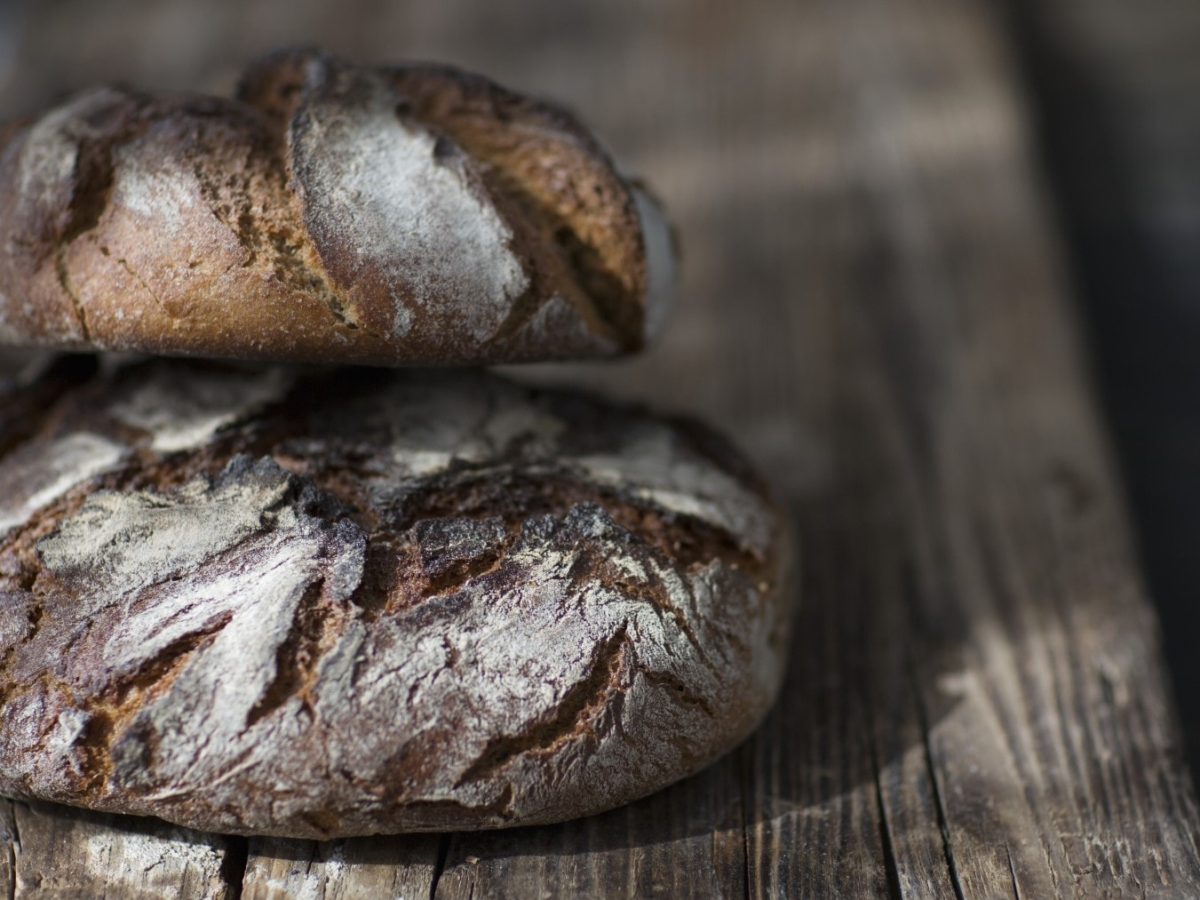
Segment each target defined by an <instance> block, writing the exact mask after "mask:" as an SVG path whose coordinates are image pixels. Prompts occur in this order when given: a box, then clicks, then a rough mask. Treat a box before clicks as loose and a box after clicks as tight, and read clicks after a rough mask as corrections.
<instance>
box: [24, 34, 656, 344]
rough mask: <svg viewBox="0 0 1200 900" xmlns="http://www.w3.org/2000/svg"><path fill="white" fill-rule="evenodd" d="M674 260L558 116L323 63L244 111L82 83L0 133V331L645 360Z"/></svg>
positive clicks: (295, 66) (442, 83)
mask: <svg viewBox="0 0 1200 900" xmlns="http://www.w3.org/2000/svg"><path fill="white" fill-rule="evenodd" d="M673 268H674V250H673V241H672V238H671V235H670V232H669V229H668V227H667V225H666V224H665V222H664V220H663V218H662V216H661V213H660V212H659V210H658V208H657V205H656V204H655V202H654V201H653V200H652V199H650V197H649V196H648V195H647V194H646V192H645V191H644V190H643V189H642V188H641V187H639V186H637V185H636V184H634V183H631V182H629V181H627V180H626V179H624V178H623V177H622V176H621V175H620V174H619V173H618V172H617V171H616V169H615V168H614V166H613V164H612V163H611V162H610V161H609V159H608V157H607V155H606V154H605V153H604V151H603V150H602V149H601V148H600V147H599V145H598V144H597V142H596V140H595V139H594V138H593V137H592V136H591V135H590V134H589V133H588V132H587V131H585V130H584V129H583V128H582V127H581V126H580V125H579V124H578V123H577V122H576V121H575V119H574V118H573V117H572V116H570V115H569V114H567V113H565V112H563V111H562V110H560V109H558V108H556V107H554V106H551V105H548V104H546V103H542V102H535V101H533V100H530V99H527V98H524V97H521V96H519V95H517V94H515V93H512V92H510V91H508V90H505V89H504V88H501V87H500V86H498V85H496V84H495V83H493V82H491V81H489V80H487V79H485V78H482V77H480V76H476V75H471V74H467V73H464V72H461V71H458V70H455V69H452V68H448V67H444V66H436V65H410V66H401V67H394V68H364V67H358V66H354V65H351V64H349V63H346V62H343V61H340V60H337V59H334V58H332V57H329V56H326V55H323V54H321V53H318V52H315V51H293V52H287V53H281V54H278V55H275V56H272V57H269V58H267V59H266V60H264V61H262V62H260V63H258V64H257V65H255V66H253V67H251V69H250V70H249V71H248V72H247V73H246V75H245V77H244V78H243V81H242V85H241V88H240V90H239V94H238V98H237V99H235V100H231V99H225V98H220V97H205V96H179V95H174V96H169V95H151V94H145V93H140V92H136V91H132V90H126V89H118V88H97V89H93V90H89V91H85V92H84V93H81V94H79V95H77V96H75V97H73V98H72V99H70V100H68V101H67V102H65V103H64V104H62V105H61V106H58V107H56V108H54V109H51V110H49V111H48V112H45V113H44V114H42V115H40V116H39V117H36V118H34V119H32V120H30V121H26V122H18V123H15V124H12V125H10V126H8V127H6V128H4V129H0V339H2V340H3V341H4V342H5V343H9V344H35V345H43V346H55V347H61V348H70V349H87V348H99V349H116V350H136V351H142V352H149V353H156V354H170V355H189V356H206V357H217V358H233V359H258V360H283V361H300V362H345V363H368V364H379V365H446V364H484V363H499V362H519V361H529V360H542V359H576V358H585V357H597V356H611V355H614V354H619V353H625V352H631V351H635V350H638V349H640V348H641V347H642V346H643V345H644V344H645V342H646V341H647V340H648V339H649V338H650V337H652V336H653V335H654V334H655V333H656V332H657V331H658V330H659V328H660V326H661V325H662V322H663V318H664V314H665V310H666V304H667V300H668V296H669V293H670V290H671V286H672V281H673Z"/></svg>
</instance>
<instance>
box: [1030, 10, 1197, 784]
mask: <svg viewBox="0 0 1200 900" xmlns="http://www.w3.org/2000/svg"><path fill="white" fill-rule="evenodd" d="M1007 6H1008V7H1009V11H1010V15H1011V19H1012V22H1013V31H1014V35H1015V41H1016V44H1017V46H1018V48H1019V50H1020V56H1021V60H1022V64H1023V68H1024V69H1025V71H1026V72H1027V79H1026V82H1027V84H1028V86H1029V91H1030V94H1031V95H1032V98H1033V100H1034V101H1035V103H1034V108H1035V110H1036V112H1037V114H1038V115H1037V124H1038V130H1039V133H1040V136H1041V140H1040V144H1041V147H1042V150H1043V155H1044V161H1045V165H1046V168H1047V172H1048V174H1049V176H1050V180H1051V184H1050V185H1049V187H1050V190H1051V193H1052V194H1053V195H1054V197H1055V199H1056V200H1057V201H1058V202H1057V205H1058V207H1059V209H1060V211H1061V217H1062V221H1063V225H1064V230H1065V232H1066V233H1067V235H1068V236H1069V238H1070V242H1069V243H1070V249H1071V259H1070V262H1071V264H1072V270H1073V274H1074V277H1075V281H1076V283H1077V284H1078V294H1079V295H1080V296H1081V298H1082V299H1083V302H1084V304H1085V306H1086V308H1087V309H1088V313H1089V316H1088V317H1089V319H1090V320H1091V321H1090V324H1091V326H1092V328H1091V337H1092V339H1093V346H1094V349H1095V356H1096V363H1097V371H1098V375H1099V380H1100V384H1101V387H1102V390H1101V396H1102V398H1103V399H1104V401H1105V406H1106V412H1107V413H1108V419H1109V421H1110V423H1111V425H1112V431H1113V436H1114V438H1115V443H1116V445H1117V450H1118V452H1119V454H1120V457H1121V459H1122V462H1123V464H1124V466H1123V468H1124V470H1125V471H1126V473H1127V475H1128V485H1129V494H1130V501H1131V503H1130V505H1131V508H1132V512H1133V516H1134V520H1135V522H1136V523H1137V526H1138V528H1137V532H1138V538H1139V550H1140V555H1141V557H1142V558H1143V560H1144V563H1145V570H1146V576H1147V580H1148V582H1149V585H1150V588H1151V590H1152V593H1153V595H1154V598H1155V601H1156V606H1157V608H1158V611H1159V614H1160V616H1161V618H1162V624H1163V630H1164V636H1165V648H1166V658H1167V662H1168V664H1169V666H1170V668H1171V675H1172V679H1173V681H1174V683H1175V684H1176V685H1177V686H1178V690H1177V691H1176V699H1177V701H1178V706H1179V712H1180V715H1181V718H1182V721H1183V732H1184V743H1185V746H1186V747H1187V748H1188V751H1189V757H1190V762H1191V768H1192V771H1193V772H1197V771H1200V692H1197V691H1194V690H1188V689H1186V687H1185V686H1191V685H1196V684H1200V654H1196V653H1195V652H1194V646H1195V645H1194V638H1195V635H1196V633H1197V632H1198V631H1200V604H1197V603H1196V602H1195V597H1196V584H1197V578H1196V573H1197V570H1196V535H1197V533H1200V480H1198V479H1196V478H1194V477H1193V473H1194V470H1195V460H1196V457H1197V451H1198V449H1200V417H1197V416H1196V414H1195V409H1196V392H1197V389H1198V387H1200V356H1197V354H1196V351H1195V348H1196V345H1197V343H1198V342H1200V305H1198V304H1197V302H1196V298H1197V297H1198V296H1200V254H1198V253H1197V252H1196V247H1197V246H1200V170H1198V169H1197V161H1198V160H1200V104H1198V103H1195V102H1193V100H1192V98H1194V97H1195V96H1196V94H1197V92H1198V91H1200V53H1197V52H1196V48H1197V47H1200V4H1196V3H1192V2H1189V0H1162V2H1159V3H1156V4H1155V5H1154V9H1153V14H1152V15H1143V14H1142V10H1140V9H1139V8H1136V7H1134V6H1132V5H1130V4H1127V3H1121V2H1120V0H1098V2H1089V0H1053V2H1048V3H1047V2H1038V0H1010V2H1009V3H1008V4H1007Z"/></svg>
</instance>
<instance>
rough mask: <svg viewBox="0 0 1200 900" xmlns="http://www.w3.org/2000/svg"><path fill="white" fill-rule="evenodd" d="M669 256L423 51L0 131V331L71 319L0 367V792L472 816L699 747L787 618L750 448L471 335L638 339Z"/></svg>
mask: <svg viewBox="0 0 1200 900" xmlns="http://www.w3.org/2000/svg"><path fill="white" fill-rule="evenodd" d="M673 266H674V257H673V242H672V239H671V236H670V233H669V231H668V229H667V226H666V225H665V223H664V220H663V218H662V216H661V214H660V212H659V209H658V207H657V205H656V203H655V202H654V201H653V200H652V199H651V198H650V197H649V196H648V195H647V194H646V193H645V192H644V191H643V190H642V189H641V188H640V187H638V186H637V185H636V184H634V183H631V182H630V181H628V180H626V179H625V178H623V177H622V176H621V175H620V174H619V173H618V171H617V170H616V169H615V168H614V166H613V165H612V164H611V162H610V161H609V159H608V157H607V156H606V155H605V153H604V152H603V151H602V150H601V149H600V147H599V146H598V144H597V143H596V141H595V140H594V139H593V138H592V137H591V136H590V135H589V134H588V133H587V132H586V131H585V130H584V129H583V128H581V127H580V125H579V124H578V123H577V122H576V121H575V120H574V119H573V118H572V117H571V116H569V115H567V114H566V113H564V112H562V111H561V110H559V109H556V108H554V107H552V106H549V105H546V104H544V103H540V102H534V101H531V100H529V99H526V98H524V97H521V96H518V95H516V94H514V93H511V92H509V91H507V90H504V89H503V88H500V87H499V86H497V85H496V84H494V83H492V82H490V81H488V80H486V79H484V78H480V77H478V76H474V75H468V74H465V73H463V72H460V71H457V70H453V69H450V68H445V67H440V66H428V65H419V66H402V67H396V68H361V67H356V66H354V65H350V64H348V63H345V62H342V61H338V60H335V59H332V58H329V57H327V56H325V55H322V54H319V53H316V52H291V53H284V54H280V55H276V56H274V57H271V58H269V59H267V60H265V61H263V62H261V63H259V64H257V65H255V66H253V67H252V68H251V69H250V70H249V72H248V73H247V75H246V76H245V78H244V79H243V82H242V85H241V87H240V90H239V93H238V96H237V99H233V100H229V99H222V98H216V97H197V96H165V95H148V94H144V93H138V92H134V91H130V90H124V89H115V88H100V89H95V90H91V91H87V92H85V93H83V94H80V95H78V96H76V97H74V98H72V99H70V100H68V101H67V102H66V103H64V104H62V105H61V106H58V107H56V108H54V109H51V110H49V111H48V112H46V113H44V114H43V115H41V116H39V117H37V118H35V119H32V120H28V121H23V122H18V123H14V124H13V125H11V126H8V127H7V128H5V129H4V130H3V131H0V339H2V340H3V341H4V342H5V343H7V344H9V345H40V346H44V347H50V348H57V349H59V350H70V351H85V352H83V353H72V354H67V355H59V356H50V355H47V356H39V357H38V358H37V359H36V360H35V361H34V362H32V363H31V364H29V365H27V366H26V367H25V368H24V369H22V370H21V371H19V372H17V373H14V374H13V375H11V376H10V377H9V378H8V379H7V380H6V381H5V382H4V385H3V388H2V389H0V793H2V794H7V795H11V796H20V797H32V798H41V799H49V800H54V801H59V802H64V803H69V804H74V805H78V806H82V807H87V808H91V809H98V810H108V811H116V812H123V813H135V814H142V815H153V816H159V817H162V818H164V819H167V820H170V821H172V822H176V823H180V824H183V825H187V826H192V827H197V828H203V829H210V830H216V831H226V832H237V833H246V834H273V835H288V836H304V837H320V838H324V837H333V836H346V835H357V834H369V833H378V832H401V831H422V830H438V829H448V828H454V829H471V828H490V827H501V826H508V825H518V824H531V823H540V822H551V821H556V820H561V819H565V818H570V817H574V816H579V815H585V814H588V813H592V812H597V811H600V810H603V809H606V808H609V807H612V806H615V805H617V804H620V803H624V802H627V801H629V800H632V799H634V798H636V797H639V796H642V795H644V794H647V793H649V792H651V791H654V790H656V789H658V788H660V787H662V786H664V785H666V784H668V783H670V782H672V781H675V780H677V779H679V778H681V777H683V776H685V775H688V774H690V773H692V772H694V771H696V770H698V769H699V768H701V767H702V766H704V765H705V764H706V763H708V762H710V761H711V760H713V759H714V758H716V757H717V756H719V755H720V754H722V753H723V752H725V751H726V750H728V749H729V748H731V747H732V746H734V745H735V744H736V743H737V742H739V741H740V740H741V739H742V738H744V737H745V736H746V735H747V734H748V733H749V732H750V731H751V730H752V729H753V728H754V726H755V724H756V723H757V722H758V721H759V720H760V719H761V717H762V716H763V714H764V713H765V711H766V710H767V708H768V707H769V705H770V703H771V701H772V699H773V697H774V695H775V693H776V691H777V689H778V685H779V681H780V677H781V671H782V667H783V660H784V645H785V641H786V631H787V624H788V618H789V616H788V609H787V603H786V602H785V599H784V591H783V590H782V588H783V584H782V583H783V580H784V578H785V577H786V574H787V563H788V560H787V543H786V541H785V540H784V539H783V536H782V532H783V530H784V529H783V527H782V523H781V517H780V514H779V511H778V510H777V508H776V507H775V506H774V505H773V504H772V502H771V501H770V499H769V497H768V495H767V492H766V490H765V488H764V486H763V484H762V482H761V480H760V479H759V478H758V477H757V476H756V475H755V474H754V473H753V472H752V471H751V470H750V468H749V467H748V466H747V464H746V463H745V462H744V461H743V460H742V459H741V458H740V457H739V456H738V454H737V453H736V452H735V451H734V450H733V449H731V447H730V446H729V445H728V444H727V443H726V442H725V441H724V440H723V439H721V438H720V437H719V436H718V435H716V434H715V433H714V432H712V431H710V430H709V429H707V428H705V427H704V426H702V425H700V424H697V423H694V422H689V421H683V420H678V419H665V418H660V417H655V416H653V415H651V414H648V413H646V412H644V411H642V410H640V409H636V408H630V407H627V406H621V405H617V404H613V403H609V402H605V401H604V400H601V399H599V398H596V397H593V396H589V395H586V394H582V393H579V392H572V391H565V390H553V391H552V390H545V389H541V390H538V389H533V388H529V387H526V386H522V385H521V384H519V383H516V382H513V381H509V380H506V379H504V378H501V377H499V376H496V375H492V374H489V373H487V372H485V371H483V370H482V369H480V368H478V367H479V366H482V365H487V364H492V363H501V362H519V361H535V360H546V359H576V358H583V357H595V356H606V355H615V354H620V353H627V352H631V351H636V350H639V349H641V348H642V347H643V345H644V343H645V342H646V341H647V340H648V339H649V338H650V337H651V336H652V335H653V334H654V333H655V332H656V331H657V330H658V329H659V328H660V327H661V326H662V324H663V320H664V312H665V309H666V301H667V297H668V294H669V293H670V289H671V283H672V279H673ZM114 350H119V351H127V352H126V353H124V354H120V355H112V354H109V355H97V354H96V353H95V351H114ZM87 353H91V354H92V355H87ZM131 354H138V356H136V357H135V356H132V355H131ZM148 357H192V358H191V359H166V358H148ZM201 358H202V359H201ZM216 360H224V361H220V362H219V361H216ZM364 364H366V365H371V366H375V367H376V368H361V367H354V366H355V365H358V366H361V365H364ZM451 365H452V366H455V367H457V368H454V369H451V368H447V367H448V366H451ZM418 366H426V367H428V366H439V367H441V368H436V369H435V368H416V367H418ZM383 367H391V368H383ZM402 367H403V368H402Z"/></svg>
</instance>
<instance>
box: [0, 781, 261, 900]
mask: <svg viewBox="0 0 1200 900" xmlns="http://www.w3.org/2000/svg"><path fill="white" fill-rule="evenodd" d="M4 807H5V809H3V810H0V816H2V817H0V846H3V845H4V844H7V847H8V853H7V854H0V857H3V856H5V855H6V856H7V860H6V861H4V862H0V884H4V883H5V880H7V887H8V889H9V893H8V894H7V896H9V897H13V898H21V897H30V898H34V897H36V898H63V900H67V898H76V897H120V898H131V900H132V898H137V900H153V898H159V897H170V896H178V897H188V898H192V897H195V898H206V900H207V898H212V900H225V898H229V897H235V896H237V888H236V885H237V884H238V882H239V880H240V863H239V857H240V855H241V854H240V853H239V852H238V850H237V839H233V838H225V837H222V836H220V835H206V834H200V833H198V832H192V831H187V830H185V829H182V828H175V827H172V826H170V825H166V824H164V823H162V822H156V821H153V820H149V819H133V818H128V817H121V816H105V815H93V814H91V813H84V812H80V811H78V810H71V809H67V808H66V807H61V806H53V805H50V804H42V803H34V804H25V803H18V802H12V803H9V802H7V801H5V803H4ZM231 851H232V852H231ZM230 866H232V873H231V872H230V870H229V867H230ZM231 876H236V877H231Z"/></svg>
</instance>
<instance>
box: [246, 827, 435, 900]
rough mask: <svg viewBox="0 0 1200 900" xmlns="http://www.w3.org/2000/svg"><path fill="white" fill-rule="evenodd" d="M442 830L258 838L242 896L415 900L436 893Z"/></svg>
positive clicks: (261, 899) (255, 899)
mask: <svg viewBox="0 0 1200 900" xmlns="http://www.w3.org/2000/svg"><path fill="white" fill-rule="evenodd" d="M440 841H441V839H440V838H439V837H438V836H437V835H415V836H408V837H373V838H360V839H358V840H352V841H331V842H329V843H324V844H317V843H314V842H312V841H288V840H279V839H265V840H260V839H254V840H251V841H250V848H249V850H250V853H249V859H248V863H247V866H246V871H245V877H244V880H243V890H242V898H243V900H290V898H302V900H377V898H396V900H413V898H421V900H425V898H427V897H429V896H431V893H432V887H433V879H434V873H435V871H436V869H437V866H438V850H439V843H440Z"/></svg>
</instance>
